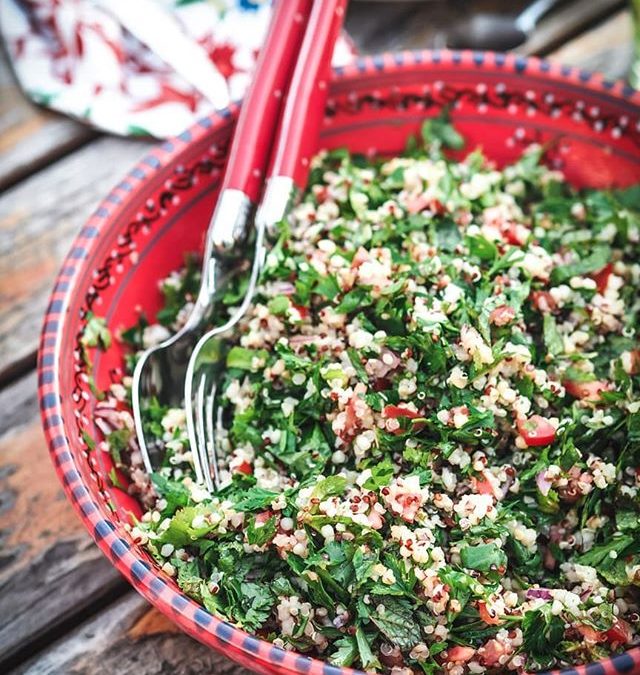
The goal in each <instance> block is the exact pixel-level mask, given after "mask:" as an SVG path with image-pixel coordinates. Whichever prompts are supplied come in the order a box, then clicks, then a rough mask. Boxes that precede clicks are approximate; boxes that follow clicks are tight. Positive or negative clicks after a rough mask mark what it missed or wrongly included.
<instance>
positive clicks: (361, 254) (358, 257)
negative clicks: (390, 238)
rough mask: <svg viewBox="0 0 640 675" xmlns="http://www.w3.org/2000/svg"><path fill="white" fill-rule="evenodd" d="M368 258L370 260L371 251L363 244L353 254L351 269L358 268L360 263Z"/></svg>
mask: <svg viewBox="0 0 640 675" xmlns="http://www.w3.org/2000/svg"><path fill="white" fill-rule="evenodd" d="M367 260H369V252H368V251H367V249H366V248H364V247H363V246H361V247H360V248H359V249H358V250H357V251H356V254H355V255H354V256H353V260H352V261H351V269H353V270H357V269H358V267H360V265H362V263H363V262H366V261H367Z"/></svg>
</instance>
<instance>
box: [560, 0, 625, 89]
mask: <svg viewBox="0 0 640 675" xmlns="http://www.w3.org/2000/svg"><path fill="white" fill-rule="evenodd" d="M550 57H551V58H554V59H556V60H557V61H559V62H560V63H566V64H567V65H570V66H580V67H581V68H586V69H587V70H595V71H599V72H601V73H604V74H605V75H606V76H607V77H610V78H613V79H617V78H624V77H626V76H627V74H628V72H629V67H630V65H631V61H632V59H633V23H632V20H631V12H630V11H629V10H623V11H620V12H617V13H616V14H614V15H613V16H612V17H610V18H609V19H607V20H606V21H605V22H603V23H602V24H600V25H599V26H597V27H596V28H592V29H591V30H589V31H587V32H585V33H583V34H582V35H580V36H579V37H577V38H575V39H574V40H570V41H569V42H567V43H566V44H564V45H563V46H562V47H560V48H559V49H557V50H556V51H554V52H553V53H552V54H551V55H550Z"/></svg>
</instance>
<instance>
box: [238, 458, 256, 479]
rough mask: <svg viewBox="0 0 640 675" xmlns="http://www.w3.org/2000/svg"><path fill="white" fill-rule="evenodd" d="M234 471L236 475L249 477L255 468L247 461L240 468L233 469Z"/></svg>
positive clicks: (239, 465)
mask: <svg viewBox="0 0 640 675" xmlns="http://www.w3.org/2000/svg"><path fill="white" fill-rule="evenodd" d="M233 471H234V472H235V473H244V474H246V475H247V476H250V475H251V474H252V473H253V467H252V466H251V464H250V462H247V461H246V460H245V461H244V462H242V463H240V464H238V466H234V467H233Z"/></svg>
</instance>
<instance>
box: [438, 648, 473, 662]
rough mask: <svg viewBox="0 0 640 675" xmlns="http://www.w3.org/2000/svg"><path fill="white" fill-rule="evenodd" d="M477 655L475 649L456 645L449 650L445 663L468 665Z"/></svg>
mask: <svg viewBox="0 0 640 675" xmlns="http://www.w3.org/2000/svg"><path fill="white" fill-rule="evenodd" d="M475 653H476V650H475V649H474V648H473V647H463V646H462V645H456V646H455V647H451V648H450V649H447V656H446V659H445V663H447V662H448V663H466V662H467V661H470V660H471V659H472V658H473V657H474V655H475Z"/></svg>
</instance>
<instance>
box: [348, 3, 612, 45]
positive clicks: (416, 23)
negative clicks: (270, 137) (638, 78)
mask: <svg viewBox="0 0 640 675" xmlns="http://www.w3.org/2000/svg"><path fill="white" fill-rule="evenodd" d="M527 4H530V2H529V0H472V1H470V2H427V1H426V0H421V1H418V2H416V1H415V0H414V1H413V2H386V3H380V2H378V1H377V0H367V1H363V2H352V3H351V4H350V5H349V13H348V15H347V22H346V27H347V30H348V31H349V33H350V35H351V36H352V37H353V39H354V41H355V43H356V45H357V47H358V49H359V50H360V51H361V52H363V53H367V54H371V53H375V52H380V51H386V50H394V49H399V48H402V49H433V48H437V49H441V48H444V47H445V46H446V44H447V33H448V32H449V31H450V30H451V26H453V25H455V24H456V22H457V21H460V20H461V19H464V18H466V17H467V16H468V15H469V13H470V12H473V13H482V12H486V13H494V12H496V11H499V12H504V13H505V14H509V15H513V16H516V15H517V14H518V12H519V11H520V10H521V9H522V8H523V7H525V6H526V5H527ZM624 6H625V2H624V0H596V1H590V2H584V1H583V2H577V1H575V0H574V2H571V3H568V4H567V5H566V6H565V7H561V8H559V9H557V10H556V11H554V12H552V13H551V14H550V15H549V17H548V18H545V19H543V20H541V21H540V25H539V26H538V28H537V29H536V31H535V33H534V34H533V35H532V37H531V38H530V39H529V40H528V41H527V42H526V43H525V44H523V45H521V46H520V47H519V48H518V49H517V50H516V51H518V52H519V53H522V54H539V55H543V54H549V53H550V52H551V51H553V50H554V49H556V48H557V47H558V46H559V45H561V44H563V43H564V42H565V41H566V40H567V39H569V38H573V37H575V36H577V35H579V34H580V33H581V32H582V31H584V30H586V29H587V28H589V27H590V26H593V25H595V24H597V23H599V22H600V21H602V20H603V19H606V18H607V17H608V16H610V15H611V14H613V13H615V12H616V11H617V10H619V9H620V8H622V7H624ZM390 26H393V30H390V29H389V27H390Z"/></svg>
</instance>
